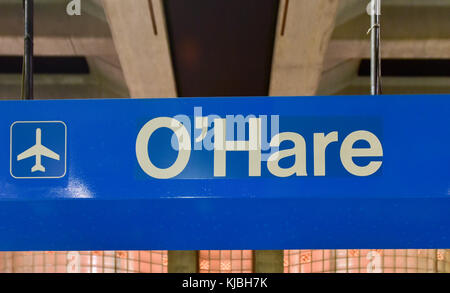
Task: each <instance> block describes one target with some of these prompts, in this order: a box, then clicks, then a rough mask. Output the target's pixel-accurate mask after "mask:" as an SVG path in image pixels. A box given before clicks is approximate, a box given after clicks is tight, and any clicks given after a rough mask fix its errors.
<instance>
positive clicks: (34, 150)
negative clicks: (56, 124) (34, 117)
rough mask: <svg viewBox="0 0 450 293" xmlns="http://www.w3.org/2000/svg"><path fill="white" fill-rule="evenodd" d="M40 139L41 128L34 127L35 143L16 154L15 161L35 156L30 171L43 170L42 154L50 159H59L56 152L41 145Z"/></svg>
mask: <svg viewBox="0 0 450 293" xmlns="http://www.w3.org/2000/svg"><path fill="white" fill-rule="evenodd" d="M41 141H42V130H41V129H40V128H37V129H36V144H35V145H34V146H32V147H31V148H29V149H27V150H26V151H24V152H23V153H21V154H19V155H18V156H17V161H21V160H24V159H27V158H30V157H36V163H35V165H34V166H33V167H32V168H31V172H32V173H34V172H37V171H40V172H45V167H44V166H42V163H41V157H42V156H44V157H48V158H51V159H53V160H57V161H59V158H60V157H59V155H58V154H57V153H55V152H53V151H52V150H49V149H48V148H46V147H45V146H43V145H42V142H41Z"/></svg>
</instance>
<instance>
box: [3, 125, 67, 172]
mask: <svg viewBox="0 0 450 293" xmlns="http://www.w3.org/2000/svg"><path fill="white" fill-rule="evenodd" d="M19 123H61V124H62V125H64V174H63V175H61V176H59V177H54V176H40V177H17V176H14V175H13V172H12V129H13V126H14V125H16V124H19ZM66 173H67V124H66V123H65V122H64V121H15V122H13V123H12V124H11V126H10V127H9V174H10V175H11V177H13V178H14V179H60V178H64V177H65V176H66Z"/></svg>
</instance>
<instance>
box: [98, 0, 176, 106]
mask: <svg viewBox="0 0 450 293" xmlns="http://www.w3.org/2000/svg"><path fill="white" fill-rule="evenodd" d="M103 6H104V8H105V12H106V15H107V19H108V22H109V24H110V28H111V32H112V36H113V40H114V44H115V47H116V50H117V53H118V55H119V59H120V63H121V64H122V69H123V73H124V76H125V80H126V83H127V85H128V89H129V92H130V95H131V97H134V98H152V97H176V95H177V93H176V87H175V81H174V75H173V70H172V62H171V56H170V50H169V44H168V40H167V32H166V25H165V20H164V10H163V5H162V1H160V0H132V1H124V0H103Z"/></svg>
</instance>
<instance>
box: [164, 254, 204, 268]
mask: <svg viewBox="0 0 450 293" xmlns="http://www.w3.org/2000/svg"><path fill="white" fill-rule="evenodd" d="M167 270H168V272H169V273H198V271H199V265H198V251H197V250H185V251H176V250H169V251H168V269H167Z"/></svg>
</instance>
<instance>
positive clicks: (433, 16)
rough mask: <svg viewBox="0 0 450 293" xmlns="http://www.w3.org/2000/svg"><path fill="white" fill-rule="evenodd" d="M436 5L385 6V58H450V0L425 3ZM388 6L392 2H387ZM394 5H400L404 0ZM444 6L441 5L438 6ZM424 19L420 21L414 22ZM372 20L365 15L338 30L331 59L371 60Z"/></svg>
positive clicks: (382, 30) (382, 25)
mask: <svg viewBox="0 0 450 293" xmlns="http://www.w3.org/2000/svg"><path fill="white" fill-rule="evenodd" d="M408 1H410V0H408ZM425 2H427V3H428V4H429V5H430V4H435V5H436V6H425V5H423V6H420V5H419V2H418V1H415V2H414V3H415V5H410V6H404V7H403V6H395V5H392V4H393V3H390V4H391V5H383V10H382V22H381V36H382V42H381V53H382V57H383V58H450V17H448V15H450V4H448V3H450V1H445V3H447V4H448V5H444V2H442V3H441V2H438V1H423V2H421V3H425ZM387 3H388V2H387ZM394 3H397V4H400V3H403V2H401V1H398V0H397V1H395V2H394ZM404 3H406V2H404ZM439 3H441V4H442V5H441V6H438V4H439ZM414 19H416V20H417V19H420V21H414ZM369 27H370V17H369V16H368V15H367V14H366V13H363V14H361V15H359V16H357V17H356V18H353V19H352V20H351V21H348V22H346V23H344V24H342V25H339V26H337V27H336V29H335V30H334V32H333V35H332V40H331V41H330V45H329V48H328V52H327V60H332V59H350V58H359V59H361V58H368V57H370V36H369V35H367V30H368V28H369Z"/></svg>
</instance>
